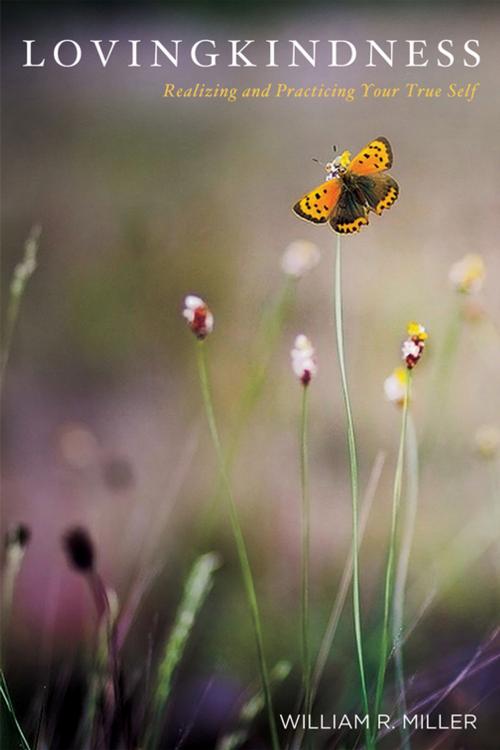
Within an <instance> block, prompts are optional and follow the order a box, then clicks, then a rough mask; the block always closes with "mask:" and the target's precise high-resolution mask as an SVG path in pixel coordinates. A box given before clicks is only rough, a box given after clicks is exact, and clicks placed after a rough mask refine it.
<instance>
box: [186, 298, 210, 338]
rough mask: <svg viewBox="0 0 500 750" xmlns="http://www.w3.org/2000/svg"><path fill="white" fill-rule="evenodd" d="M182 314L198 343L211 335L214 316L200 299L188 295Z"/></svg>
mask: <svg viewBox="0 0 500 750" xmlns="http://www.w3.org/2000/svg"><path fill="white" fill-rule="evenodd" d="M182 314H183V316H184V317H185V318H186V320H187V322H188V326H189V327H190V329H191V330H192V332H193V333H194V335H195V336H196V338H198V339H200V341H202V340H203V339H204V338H206V337H207V336H208V334H209V333H212V331H213V329H214V316H213V315H212V313H211V312H210V310H209V308H208V306H207V304H206V302H204V301H203V300H202V299H201V297H196V296H195V295H194V294H188V296H187V297H186V299H185V300H184V310H183V311H182Z"/></svg>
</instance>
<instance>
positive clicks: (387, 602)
mask: <svg viewBox="0 0 500 750" xmlns="http://www.w3.org/2000/svg"><path fill="white" fill-rule="evenodd" d="M410 391H411V370H408V378H407V381H406V389H405V399H404V404H403V416H402V418H401V433H400V438H399V450H398V461H397V465H396V473H395V475H394V487H393V494H392V514H391V533H390V538H389V553H388V555H387V564H386V569H385V584H384V615H383V622H382V635H381V639H380V650H379V665H378V673H377V683H376V689H375V704H374V709H373V715H374V719H375V723H376V718H377V716H378V713H379V710H380V707H381V704H382V697H383V693H384V683H385V674H386V669H387V654H388V649H389V615H390V611H391V601H392V593H393V578H394V563H395V557H396V537H397V529H398V518H399V508H400V505H401V494H402V487H403V467H404V455H405V442H406V428H407V423H408V406H409V401H410ZM375 736H376V729H375V733H374V735H373V738H374V739H375Z"/></svg>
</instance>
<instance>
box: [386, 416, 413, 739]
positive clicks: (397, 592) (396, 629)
mask: <svg viewBox="0 0 500 750" xmlns="http://www.w3.org/2000/svg"><path fill="white" fill-rule="evenodd" d="M406 455H407V476H408V484H407V492H408V499H407V503H406V518H405V522H404V528H403V534H402V539H401V552H400V554H399V558H398V564H397V569H396V581H395V584H394V607H393V615H392V638H393V647H394V661H395V665H396V684H397V688H398V693H399V697H398V709H399V716H400V717H403V716H404V715H405V714H406V713H407V701H406V688H405V679H404V660H403V641H402V639H403V632H404V624H405V623H404V619H405V618H404V608H405V595H406V583H407V579H408V567H409V562H410V554H411V547H412V544H413V536H414V532H415V521H416V518H417V503H418V443H417V436H416V432H415V424H414V422H413V419H412V416H411V414H409V415H408V426H407V436H406ZM400 733H401V740H402V745H401V747H402V750H410V748H411V743H410V732H409V731H408V727H406V725H405V723H404V722H402V723H401V725H400Z"/></svg>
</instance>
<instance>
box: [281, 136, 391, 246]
mask: <svg viewBox="0 0 500 750" xmlns="http://www.w3.org/2000/svg"><path fill="white" fill-rule="evenodd" d="M391 166H392V149H391V146H390V144H389V141H388V140H387V138H383V137H379V138H376V139H375V140H374V141H371V142H370V143H368V144H367V145H366V146H365V147H364V148H363V149H362V150H361V151H360V152H359V153H358V154H357V155H356V156H355V157H354V158H352V159H351V154H350V152H349V151H344V152H343V153H342V154H341V155H340V156H338V157H337V158H336V159H334V161H333V162H329V163H328V164H326V166H325V169H326V173H327V174H326V181H325V182H323V183H322V184H321V185H318V187H316V188H315V189H314V190H311V192H309V193H306V194H305V195H304V196H303V197H302V198H301V199H300V200H299V201H297V203H296V204H295V205H294V207H293V211H294V213H295V214H296V215H297V216H299V218H301V219H304V220H305V221H310V222H312V223H313V224H326V223H328V224H329V225H330V227H331V228H332V229H333V231H334V232H337V233H338V234H352V233H354V232H359V230H360V229H361V228H362V227H363V226H366V225H367V224H368V217H369V213H370V211H372V212H373V213H376V214H377V215H378V216H380V215H381V213H382V211H383V210H384V209H386V208H390V207H391V206H392V204H393V203H394V202H395V200H396V199H397V197H398V195H399V187H398V183H397V182H396V180H394V179H393V178H392V177H391V176H390V175H389V174H386V170H387V169H390V167H391Z"/></svg>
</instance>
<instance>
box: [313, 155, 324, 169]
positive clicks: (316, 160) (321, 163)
mask: <svg viewBox="0 0 500 750" xmlns="http://www.w3.org/2000/svg"><path fill="white" fill-rule="evenodd" d="M313 161H314V162H316V164H320V165H321V166H322V167H324V166H325V165H324V164H323V162H322V161H320V160H319V159H316V157H315V156H313Z"/></svg>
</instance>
